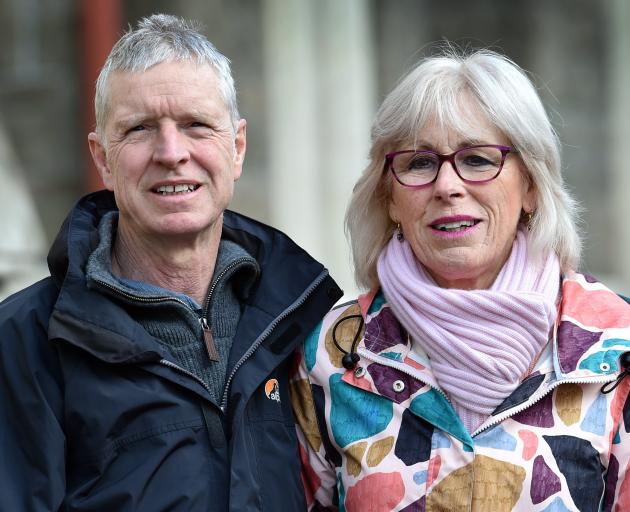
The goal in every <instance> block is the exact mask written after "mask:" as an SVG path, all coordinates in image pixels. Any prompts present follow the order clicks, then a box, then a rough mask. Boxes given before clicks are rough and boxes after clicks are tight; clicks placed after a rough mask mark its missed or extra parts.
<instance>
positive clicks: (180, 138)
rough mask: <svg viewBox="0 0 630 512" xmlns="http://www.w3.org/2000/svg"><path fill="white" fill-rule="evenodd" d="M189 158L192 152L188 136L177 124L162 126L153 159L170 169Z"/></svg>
mask: <svg viewBox="0 0 630 512" xmlns="http://www.w3.org/2000/svg"><path fill="white" fill-rule="evenodd" d="M189 159H190V153H189V149H188V143H187V140H186V137H185V136H184V134H182V133H181V132H180V131H179V129H178V128H177V126H174V125H171V124H167V125H163V126H160V128H159V130H158V133H157V137H156V141H155V147H154V150H153V161H154V162H156V163H159V164H161V165H163V166H165V167H167V168H169V169H174V168H176V167H177V166H178V165H181V164H183V163H186V162H187V161H188V160H189Z"/></svg>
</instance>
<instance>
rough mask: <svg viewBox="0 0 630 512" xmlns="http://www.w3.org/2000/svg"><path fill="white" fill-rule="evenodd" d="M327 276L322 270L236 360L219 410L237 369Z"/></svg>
mask: <svg viewBox="0 0 630 512" xmlns="http://www.w3.org/2000/svg"><path fill="white" fill-rule="evenodd" d="M327 276H328V271H327V270H324V271H323V272H322V273H321V274H320V275H319V276H317V278H316V279H315V280H314V281H313V282H312V283H311V284H310V286H309V287H308V288H307V289H306V290H304V292H303V293H302V295H300V296H299V297H298V299H297V300H296V301H295V302H294V303H293V304H291V305H290V306H289V307H287V308H286V309H285V310H284V311H283V312H282V313H280V314H279V315H278V316H277V317H276V318H275V319H274V320H273V322H271V323H270V324H269V326H268V327H267V328H266V329H265V330H264V331H263V332H262V333H261V334H260V335H259V336H258V338H256V341H254V343H252V345H251V346H250V347H249V349H247V352H245V353H244V354H243V355H242V357H241V358H240V359H239V360H238V362H237V363H236V364H235V365H234V368H232V371H231V373H230V375H229V376H228V378H227V379H226V381H225V388H224V390H223V398H222V399H221V405H220V407H221V410H222V411H223V412H225V411H226V409H227V401H228V391H229V389H230V384H231V383H232V380H233V379H234V375H235V374H236V372H237V371H238V369H239V368H240V367H241V366H242V365H243V363H245V361H247V359H249V358H250V357H251V355H252V354H253V353H254V352H255V351H256V349H257V348H258V347H259V346H260V345H261V344H262V343H263V342H264V341H265V340H266V339H267V337H269V335H270V334H271V332H272V331H273V330H274V329H275V328H276V326H277V325H278V324H279V323H280V322H281V321H282V320H284V319H285V318H286V317H287V316H289V315H290V314H291V313H293V312H294V311H295V310H296V309H298V308H299V307H300V306H302V304H304V302H306V299H308V297H309V295H311V293H313V291H314V290H315V288H317V287H318V286H319V285H320V284H321V283H322V282H323V281H324V279H326V277H327Z"/></svg>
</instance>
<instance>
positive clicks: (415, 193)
mask: <svg viewBox="0 0 630 512" xmlns="http://www.w3.org/2000/svg"><path fill="white" fill-rule="evenodd" d="M467 112H472V113H473V114H474V115H475V119H476V123H475V124H474V125H473V126H474V128H473V129H472V130H471V131H470V133H467V134H466V135H465V136H463V135H461V134H459V133H457V132H455V131H453V130H449V129H444V128H441V127H440V126H438V125H437V123H435V122H429V123H428V124H427V125H426V126H425V127H424V128H423V129H422V131H421V132H420V134H419V135H420V136H419V137H418V142H417V144H416V149H429V150H433V151H436V152H438V153H442V154H448V153H452V152H454V151H456V150H458V149H460V148H462V147H465V146H470V145H473V144H498V145H506V146H509V145H510V141H509V140H507V139H506V137H505V136H504V135H503V134H502V133H501V132H499V131H498V130H497V129H496V128H495V127H494V126H493V125H492V124H490V122H489V121H488V120H487V117H486V116H485V114H484V113H483V112H482V111H481V110H480V109H479V108H472V109H470V110H468V109H467ZM398 149H401V150H402V149H410V148H398ZM534 208H535V192H534V187H533V186H532V185H530V184H529V183H528V181H527V180H526V178H525V169H524V167H523V164H522V162H521V160H520V159H519V158H518V156H517V155H515V154H513V153H509V154H508V156H507V158H506V160H505V163H504V165H503V169H502V171H501V174H499V176H498V177H497V178H495V179H494V180H492V181H489V182H486V183H479V184H470V183H465V182H463V181H462V180H461V179H460V178H459V176H458V175H457V174H456V173H455V170H454V169H453V167H452V165H451V163H449V162H445V163H443V164H442V167H441V168H440V171H439V174H438V177H437V180H436V181H435V182H434V183H432V184H431V185H429V186H428V187H425V188H421V189H412V188H408V187H405V186H403V185H401V184H400V183H398V182H397V181H396V180H393V183H392V195H391V202H390V206H389V214H390V217H391V219H392V220H393V221H394V222H396V223H400V226H401V228H402V231H403V234H404V237H405V239H406V240H407V241H408V242H409V244H410V245H411V248H412V249H413V252H414V254H415V256H416V258H417V259H418V260H419V261H420V262H421V263H422V264H423V265H424V267H425V268H426V269H427V271H428V272H429V273H430V274H431V276H432V277H433V279H434V280H435V281H436V283H437V284H438V285H440V286H442V287H443V288H460V289H467V290H471V289H485V288H489V287H490V286H491V285H492V283H493V282H494V280H495V278H496V276H497V275H498V273H499V271H500V270H501V267H502V266H503V264H504V263H505V261H506V260H507V258H508V256H509V254H510V251H511V249H512V243H513V241H514V237H515V236H516V230H517V227H518V222H519V218H520V216H521V211H522V210H524V211H525V212H532V211H533V210H534ZM462 221H465V222H464V224H462V225H460V226H459V227H458V224H459V223H460V222H462ZM471 221H472V222H471ZM454 223H455V224H454Z"/></svg>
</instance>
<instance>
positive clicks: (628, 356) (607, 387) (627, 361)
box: [601, 352, 630, 395]
mask: <svg viewBox="0 0 630 512" xmlns="http://www.w3.org/2000/svg"><path fill="white" fill-rule="evenodd" d="M619 362H620V363H621V366H622V367H623V371H622V372H621V373H620V374H619V375H618V376H617V378H616V379H615V380H613V381H612V382H607V383H606V384H604V385H603V386H602V388H601V392H602V393H603V394H604V395H606V394H608V393H610V392H611V391H612V390H613V389H615V388H616V387H617V386H618V385H619V384H621V381H622V380H623V379H625V378H626V377H627V376H628V375H630V352H624V353H623V355H622V356H621V357H620V358H619Z"/></svg>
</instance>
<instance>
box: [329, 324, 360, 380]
mask: <svg viewBox="0 0 630 512" xmlns="http://www.w3.org/2000/svg"><path fill="white" fill-rule="evenodd" d="M353 318H359V319H360V320H361V321H360V322H359V328H358V329H357V332H356V333H355V335H354V339H353V340H352V345H351V346H350V352H348V351H347V350H344V349H343V348H341V345H339V342H338V341H337V327H339V326H340V325H341V324H342V323H344V322H345V321H346V320H351V319H353ZM363 323H364V322H363V317H362V316H361V315H348V316H346V317H344V318H342V319H341V320H339V321H338V322H337V323H336V324H335V325H334V326H333V332H332V339H333V343H334V344H335V347H337V350H339V352H342V353H343V354H344V356H343V357H342V358H341V364H342V365H343V367H344V368H345V369H346V370H352V369H354V367H355V366H356V365H357V363H358V362H359V359H360V357H359V354H357V353H356V352H355V350H356V348H357V342H358V341H359V337H360V336H361V329H363Z"/></svg>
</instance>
